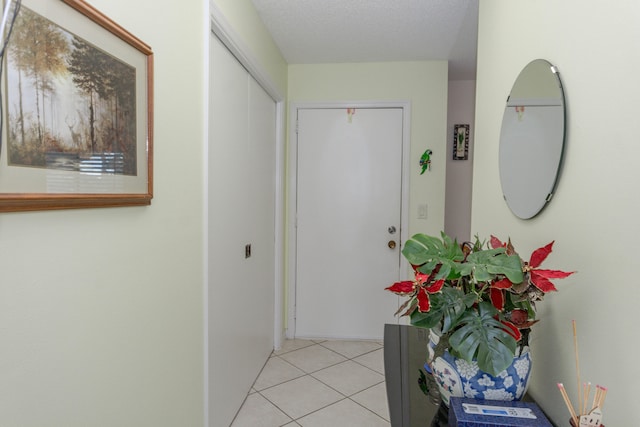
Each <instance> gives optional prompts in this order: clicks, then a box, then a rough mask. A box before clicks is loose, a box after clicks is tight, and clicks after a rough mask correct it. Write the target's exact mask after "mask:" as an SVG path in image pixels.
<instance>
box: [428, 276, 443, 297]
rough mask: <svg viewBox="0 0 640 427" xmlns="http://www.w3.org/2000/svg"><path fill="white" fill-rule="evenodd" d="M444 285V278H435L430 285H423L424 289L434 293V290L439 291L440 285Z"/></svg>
mask: <svg viewBox="0 0 640 427" xmlns="http://www.w3.org/2000/svg"><path fill="white" fill-rule="evenodd" d="M443 286H444V279H440V280H436V281H435V282H434V283H433V284H431V285H430V286H425V288H424V289H425V290H426V291H427V292H429V293H430V294H435V293H436V292H440V290H441V289H442V287H443Z"/></svg>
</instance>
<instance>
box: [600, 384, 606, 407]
mask: <svg viewBox="0 0 640 427" xmlns="http://www.w3.org/2000/svg"><path fill="white" fill-rule="evenodd" d="M598 387H600V390H601V392H600V400H599V401H598V406H599V407H600V409H602V407H603V406H604V399H605V398H606V397H607V391H608V390H607V388H606V387H602V386H598Z"/></svg>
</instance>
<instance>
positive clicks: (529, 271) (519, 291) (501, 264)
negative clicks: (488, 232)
mask: <svg viewBox="0 0 640 427" xmlns="http://www.w3.org/2000/svg"><path fill="white" fill-rule="evenodd" d="M553 243H554V242H551V243H549V244H547V245H546V246H543V247H541V248H539V249H536V250H535V251H534V252H533V253H532V254H531V257H530V258H529V261H528V262H526V261H524V260H523V259H522V258H521V257H520V256H519V255H518V253H517V252H516V250H515V249H514V247H513V245H512V244H511V241H510V240H508V241H507V242H502V241H501V240H500V239H498V238H497V237H495V236H491V239H490V241H489V242H488V243H485V242H481V241H480V239H478V237H476V240H475V242H474V243H471V242H465V243H463V244H458V243H457V242H456V241H455V240H454V239H452V238H451V237H449V236H447V235H446V234H444V233H442V234H441V237H440V238H438V237H434V236H428V235H425V234H416V235H415V236H413V237H412V238H411V239H409V240H408V241H407V242H406V244H405V246H404V248H403V250H402V254H403V255H404V257H405V258H406V259H407V260H408V261H409V263H410V264H411V265H412V266H413V269H414V278H413V280H405V281H400V282H396V283H394V284H393V285H391V286H389V287H387V288H385V289H386V290H388V291H391V292H393V293H395V294H397V295H400V296H402V297H406V298H407V300H406V301H405V302H404V303H403V304H402V305H401V306H400V308H399V309H398V311H397V312H396V315H399V314H401V315H402V316H408V317H409V318H410V322H411V324H412V325H414V326H417V327H422V328H429V329H435V330H437V331H439V333H440V334H442V336H446V337H447V340H448V343H449V346H450V348H449V349H450V351H452V352H453V353H454V354H455V355H456V356H457V357H461V358H463V359H465V360H467V361H471V360H474V359H477V360H478V362H479V367H480V369H482V370H483V371H486V372H489V373H492V374H494V375H497V373H499V372H500V371H501V370H502V369H504V368H505V367H506V364H507V363H509V360H510V356H511V359H512V358H513V355H514V354H515V353H516V350H517V347H520V349H521V351H522V349H523V348H524V347H526V346H528V336H529V330H530V328H531V326H532V325H533V324H535V323H536V322H537V321H538V320H537V319H536V318H535V315H536V313H535V303H536V302H537V301H541V300H542V299H543V297H544V295H545V294H547V293H548V292H551V291H556V290H557V289H556V287H555V285H554V284H553V282H552V281H551V280H553V279H563V278H566V277H568V276H570V275H571V274H573V272H565V271H561V270H548V269H542V268H539V267H540V265H541V264H542V262H543V261H545V260H546V259H547V257H548V256H549V254H550V253H551V251H552V248H553ZM471 343H473V344H471ZM481 360H482V361H484V365H482V366H480V361H481Z"/></svg>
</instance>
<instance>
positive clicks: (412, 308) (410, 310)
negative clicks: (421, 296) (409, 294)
mask: <svg viewBox="0 0 640 427" xmlns="http://www.w3.org/2000/svg"><path fill="white" fill-rule="evenodd" d="M411 301H413V302H412V303H411V305H410V306H409V308H408V309H407V311H405V312H404V313H402V316H400V317H404V316H411V314H412V313H413V312H414V311H416V309H417V308H418V303H417V302H416V300H411Z"/></svg>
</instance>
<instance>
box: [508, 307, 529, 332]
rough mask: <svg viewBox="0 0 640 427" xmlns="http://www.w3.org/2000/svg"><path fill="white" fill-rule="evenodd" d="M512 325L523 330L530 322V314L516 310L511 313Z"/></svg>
mask: <svg viewBox="0 0 640 427" xmlns="http://www.w3.org/2000/svg"><path fill="white" fill-rule="evenodd" d="M509 318H510V320H511V323H513V324H514V325H516V326H517V327H519V328H521V327H522V325H523V324H525V323H526V322H527V321H528V320H529V313H528V312H527V310H522V309H515V310H513V311H512V312H511V316H509Z"/></svg>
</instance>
